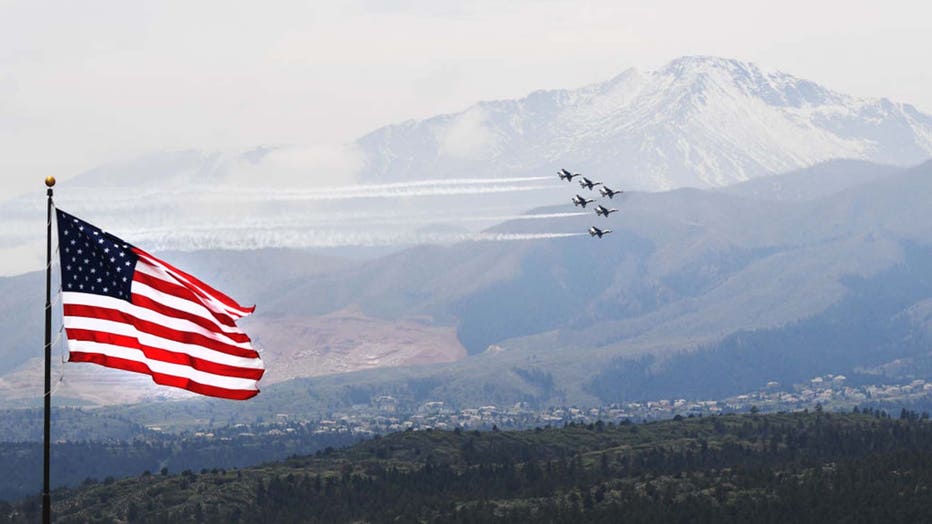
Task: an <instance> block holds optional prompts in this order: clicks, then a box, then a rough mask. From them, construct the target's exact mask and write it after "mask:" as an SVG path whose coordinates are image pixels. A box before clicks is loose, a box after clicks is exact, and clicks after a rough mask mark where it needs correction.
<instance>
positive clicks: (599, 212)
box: [557, 169, 624, 238]
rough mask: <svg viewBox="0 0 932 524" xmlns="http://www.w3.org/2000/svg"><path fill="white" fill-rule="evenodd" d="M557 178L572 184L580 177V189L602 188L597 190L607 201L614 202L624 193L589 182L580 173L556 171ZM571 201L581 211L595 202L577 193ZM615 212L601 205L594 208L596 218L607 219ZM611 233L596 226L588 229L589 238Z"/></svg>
mask: <svg viewBox="0 0 932 524" xmlns="http://www.w3.org/2000/svg"><path fill="white" fill-rule="evenodd" d="M557 176H559V177H560V180H566V181H567V182H572V181H573V179H574V178H576V177H581V178H580V179H579V180H578V182H579V186H580V187H582V188H585V189H588V190H589V191H592V190H594V189H595V186H602V187H600V188H599V193H601V195H602V196H603V197H608V198H609V200H614V198H615V195H620V194H622V193H624V191H615V190H613V189H611V188H609V187H608V186H606V185H605V184H603V183H602V182H596V181H594V180H590V179H589V178H587V177H585V176H583V175H582V173H573V172H571V171H568V170H566V169H560V170H559V171H557ZM571 200H572V202H573V205H574V206H577V207H582V208H583V209H585V208H586V205H588V204H591V203H592V202H594V201H595V200H594V199H592V198H586V197H584V196H582V195H580V194H578V193H577V194H576V195H575V196H573V198H572V199H571ZM617 211H618V210H617V209H615V208H608V207H605V206H603V205H602V204H598V205H596V206H595V214H596V216H601V217H605V218H608V215H610V214H612V213H616V212H617ZM611 232H612V230H611V229H604V228H599V227H596V226H592V227H590V228H589V236H591V237H599V238H602V237H603V236H604V235H607V234H609V233H611Z"/></svg>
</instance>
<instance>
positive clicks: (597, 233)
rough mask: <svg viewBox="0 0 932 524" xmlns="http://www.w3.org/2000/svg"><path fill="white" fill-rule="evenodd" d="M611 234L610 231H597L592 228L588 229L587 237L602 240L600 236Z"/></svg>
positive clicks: (595, 228) (597, 229)
mask: <svg viewBox="0 0 932 524" xmlns="http://www.w3.org/2000/svg"><path fill="white" fill-rule="evenodd" d="M611 232H612V230H611V229H599V228H597V227H595V226H592V227H590V228H589V236H591V237H594V236H597V237H599V238H602V235H607V234H609V233H611Z"/></svg>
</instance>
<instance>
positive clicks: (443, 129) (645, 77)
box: [358, 56, 932, 190]
mask: <svg viewBox="0 0 932 524" xmlns="http://www.w3.org/2000/svg"><path fill="white" fill-rule="evenodd" d="M358 145H359V146H360V147H361V148H362V150H363V151H365V153H366V158H367V161H366V168H365V170H364V176H365V177H367V178H369V179H378V180H408V179H417V178H423V177H425V176H426V175H427V174H431V175H432V176H436V175H438V174H439V175H442V176H451V177H455V176H462V175H464V174H466V173H470V174H475V173H476V172H477V171H478V172H482V173H484V174H487V175H488V176H517V175H526V174H531V173H540V172H545V173H546V172H549V171H551V170H552V169H553V168H554V167H557V166H570V167H572V168H573V169H575V170H579V171H583V172H589V173H592V174H594V175H596V176H598V177H603V178H607V179H610V180H615V181H617V182H616V183H618V184H619V185H624V186H626V187H631V188H636V189H643V190H660V189H670V188H675V187H683V186H693V187H709V186H722V185H727V184H730V183H734V182H738V181H743V180H748V179H751V178H755V177H758V176H764V175H768V174H774V173H779V172H785V171H789V170H792V169H797V168H802V167H806V166H810V165H814V164H816V163H819V162H823V161H826V160H829V159H834V158H855V159H863V160H870V161H874V162H879V163H887V164H895V165H911V164H916V163H919V162H921V161H923V160H925V159H927V158H929V157H930V156H932V117H930V116H929V115H925V114H923V113H921V112H919V111H918V110H916V109H915V108H914V107H912V106H910V105H908V104H897V103H893V102H891V101H889V100H887V99H861V98H856V97H852V96H848V95H844V94H841V93H837V92H835V91H832V90H830V89H828V88H825V87H823V86H820V85H818V84H816V83H814V82H811V81H808V80H804V79H800V78H797V77H794V76H792V75H789V74H786V73H782V72H778V71H765V70H763V69H761V68H759V67H758V66H756V65H754V64H752V63H748V62H742V61H739V60H732V59H725V58H717V57H707V56H688V57H682V58H678V59H676V60H673V61H672V62H670V63H668V64H666V65H665V66H663V67H662V68H660V69H658V70H656V71H653V72H646V73H645V72H640V71H638V70H637V69H629V70H627V71H624V72H623V73H621V74H619V75H617V76H615V77H614V78H611V79H609V80H607V81H605V82H600V83H596V84H592V85H588V86H585V87H582V88H579V89H575V90H552V91H537V92H534V93H531V94H530V95H528V96H527V97H525V98H522V99H519V100H499V101H491V102H481V103H478V104H476V105H474V106H472V107H470V108H468V109H467V110H465V111H463V112H462V113H457V114H449V115H441V116H437V117H434V118H430V119H427V120H423V121H412V122H407V123H405V124H402V125H396V126H388V127H384V128H381V129H379V130H376V131H375V132H373V133H371V134H369V135H367V136H365V137H363V138H361V139H360V140H359V141H358Z"/></svg>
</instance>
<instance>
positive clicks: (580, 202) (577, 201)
mask: <svg viewBox="0 0 932 524" xmlns="http://www.w3.org/2000/svg"><path fill="white" fill-rule="evenodd" d="M591 202H594V200H592V199H591V198H583V197H581V196H579V195H576V196H574V197H573V205H575V206H582V207H583V208H585V207H586V204H589V203H591Z"/></svg>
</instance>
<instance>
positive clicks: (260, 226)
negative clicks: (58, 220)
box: [121, 212, 591, 237]
mask: <svg viewBox="0 0 932 524" xmlns="http://www.w3.org/2000/svg"><path fill="white" fill-rule="evenodd" d="M588 215H591V213H578V212H577V213H538V214H525V215H497V216H456V215H453V216H450V215H438V214H437V213H433V212H431V213H421V214H412V215H402V214H392V213H329V214H320V215H310V216H300V217H294V218H291V217H288V218H270V219H263V218H259V219H253V220H241V221H239V222H234V223H229V222H228V223H225V224H223V225H215V224H203V223H198V224H172V225H163V226H160V227H149V228H147V227H141V228H128V229H127V230H124V231H122V232H121V234H123V235H128V236H133V235H138V236H143V237H146V236H153V235H160V234H167V233H191V234H198V233H215V234H219V233H221V232H223V233H224V234H233V235H238V234H242V231H243V230H244V229H245V230H253V231H256V230H275V229H289V228H292V229H293V228H299V227H306V228H313V227H319V226H322V225H333V224H337V225H342V226H359V225H365V224H378V225H380V226H383V225H411V224H439V223H442V224H449V223H460V222H490V223H498V222H507V221H512V220H540V219H547V218H568V217H578V216H588Z"/></svg>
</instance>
